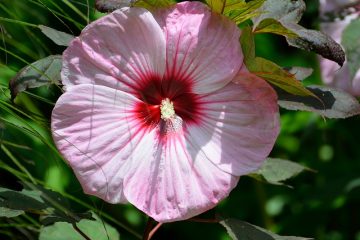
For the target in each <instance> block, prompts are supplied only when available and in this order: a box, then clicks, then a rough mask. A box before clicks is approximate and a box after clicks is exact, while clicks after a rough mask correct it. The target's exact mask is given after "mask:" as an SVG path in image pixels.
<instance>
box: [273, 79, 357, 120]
mask: <svg viewBox="0 0 360 240" xmlns="http://www.w3.org/2000/svg"><path fill="white" fill-rule="evenodd" d="M307 89H308V90H309V91H311V92H312V93H313V94H314V95H316V96H317V98H313V97H309V96H295V95H292V94H289V93H287V92H285V91H282V90H281V89H276V91H277V94H278V99H279V101H278V103H279V105H280V106H281V107H283V108H286V109H289V110H301V111H310V112H315V113H318V114H320V115H322V116H324V117H328V118H347V117H351V116H354V115H358V114H360V104H359V102H358V101H357V99H356V98H354V97H353V96H352V95H350V94H349V93H346V92H344V91H342V90H339V89H335V88H331V87H326V86H308V87H307Z"/></svg>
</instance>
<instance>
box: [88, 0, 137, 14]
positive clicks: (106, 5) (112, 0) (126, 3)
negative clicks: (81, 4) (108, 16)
mask: <svg viewBox="0 0 360 240" xmlns="http://www.w3.org/2000/svg"><path fill="white" fill-rule="evenodd" d="M134 2H135V1H134V0H95V7H96V9H97V10H98V11H100V12H112V11H114V10H116V9H120V8H123V7H130V6H131V5H132V4H133V3H134Z"/></svg>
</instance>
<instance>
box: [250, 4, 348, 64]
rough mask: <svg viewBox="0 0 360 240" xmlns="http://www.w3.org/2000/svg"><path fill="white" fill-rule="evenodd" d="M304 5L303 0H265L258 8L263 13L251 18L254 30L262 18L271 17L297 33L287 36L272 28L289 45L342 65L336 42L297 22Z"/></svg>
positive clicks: (341, 53) (341, 55)
mask: <svg viewBox="0 0 360 240" xmlns="http://www.w3.org/2000/svg"><path fill="white" fill-rule="evenodd" d="M305 7H306V6H305V3H304V1H303V0H297V1H293V0H282V1H278V0H266V2H265V3H264V4H263V5H262V6H261V7H260V8H259V11H262V12H263V14H261V15H259V16H256V17H254V18H253V23H254V29H255V30H256V28H257V27H258V26H259V25H260V23H261V22H262V21H263V20H265V19H269V18H272V19H274V20H276V21H278V22H279V23H281V25H282V26H283V27H284V28H286V29H288V30H289V31H291V32H293V33H295V34H296V35H297V36H296V37H294V36H289V35H288V33H287V32H284V31H279V30H278V29H274V33H276V34H281V35H283V36H285V37H286V40H287V42H288V43H289V44H290V45H291V46H293V47H297V48H300V49H303V50H306V51H313V52H316V53H317V54H320V55H321V56H323V57H325V58H328V59H330V60H332V61H335V62H337V63H338V64H339V65H341V66H342V64H343V63H344V61H345V53H344V51H343V50H342V48H341V46H340V45H339V44H338V43H337V42H335V41H334V40H333V39H332V38H330V37H329V36H327V35H325V34H323V33H321V32H319V31H315V30H309V29H305V28H304V27H302V26H300V25H299V24H297V23H298V22H299V21H300V19H301V17H302V14H303V13H304V11H305ZM263 24H264V23H263ZM268 32H270V30H269V31H268Z"/></svg>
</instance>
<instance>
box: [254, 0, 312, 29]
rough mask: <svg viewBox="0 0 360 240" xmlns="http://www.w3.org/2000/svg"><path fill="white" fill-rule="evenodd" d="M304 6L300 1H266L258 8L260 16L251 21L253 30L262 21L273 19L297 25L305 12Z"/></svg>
mask: <svg viewBox="0 0 360 240" xmlns="http://www.w3.org/2000/svg"><path fill="white" fill-rule="evenodd" d="M305 9H306V5H305V3H304V1H302V0H296V1H293V0H281V1H279V0H266V1H265V3H264V4H263V5H262V6H261V7H260V8H259V11H261V12H262V14H261V15H259V16H258V17H255V18H254V19H253V22H254V28H255V27H256V26H257V25H258V24H259V23H260V22H261V21H262V20H264V19H269V18H272V19H275V20H278V21H279V22H293V23H298V22H299V21H300V19H301V17H302V15H303V13H304V12H305Z"/></svg>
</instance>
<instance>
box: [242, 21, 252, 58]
mask: <svg viewBox="0 0 360 240" xmlns="http://www.w3.org/2000/svg"><path fill="white" fill-rule="evenodd" d="M240 45H241V48H242V52H243V54H244V61H245V64H246V63H247V62H249V61H252V60H253V59H255V40H254V35H253V33H252V31H251V28H250V27H249V26H247V27H244V28H243V30H242V33H241V36H240Z"/></svg>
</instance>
